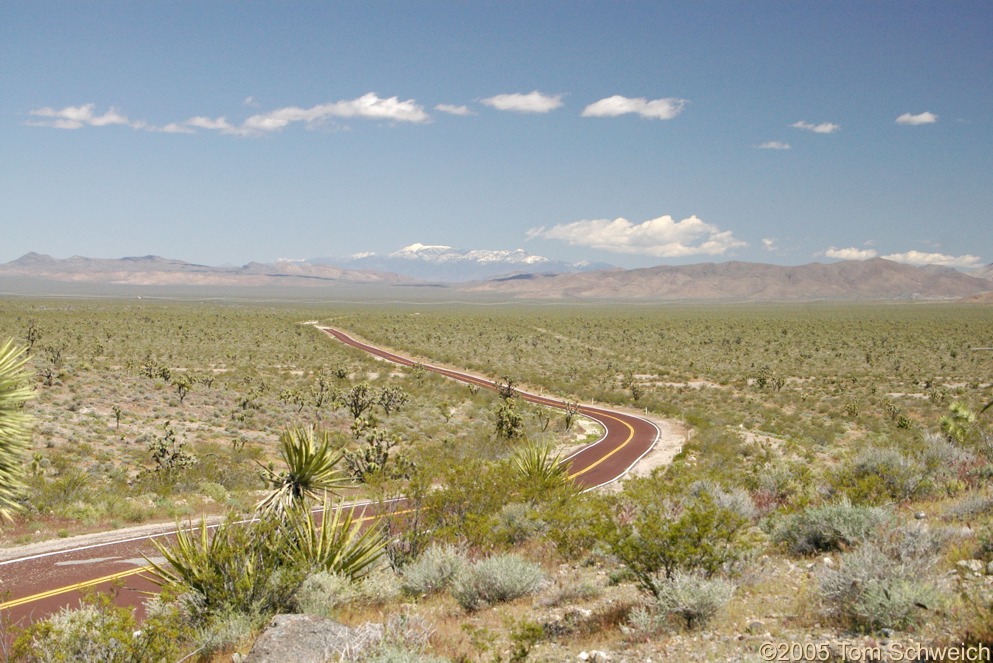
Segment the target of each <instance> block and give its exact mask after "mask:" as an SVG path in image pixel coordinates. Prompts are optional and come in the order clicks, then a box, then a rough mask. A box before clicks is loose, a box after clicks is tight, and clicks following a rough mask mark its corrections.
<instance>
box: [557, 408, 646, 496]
mask: <svg viewBox="0 0 993 663" xmlns="http://www.w3.org/2000/svg"><path fill="white" fill-rule="evenodd" d="M587 416H589V415H587ZM596 416H598V417H606V418H608V419H613V420H614V421H617V422H619V423H622V424H624V425H625V426H626V427H627V429H628V436H627V439H626V440H624V441H623V442H621V443H620V444H618V445H617V447H616V448H615V449H614V450H613V451H611V452H610V453H608V454H605V455H604V456H603V457H602V458H600V459H599V460H597V461H596V462H595V463H593V464H592V465H590V466H589V467H587V468H586V469H583V470H580V471H578V472H576V473H575V474H570V475H569V478H570V479H574V478H576V477H578V476H580V475H582V474H586V473H587V472H589V471H590V470H592V469H593V468H594V467H596V466H597V465H599V464H600V463H602V462H603V461H605V460H607V459H608V458H610V457H611V456H613V455H614V454H615V453H617V452H618V451H620V450H621V449H623V448H624V447H626V446H627V445H628V443H629V442H630V441H631V440H633V439H634V427H633V426H632V425H631V424H629V423H628V422H626V421H624V420H623V419H618V418H617V417H614V416H612V415H609V414H604V413H601V412H597V414H596Z"/></svg>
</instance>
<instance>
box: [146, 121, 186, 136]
mask: <svg viewBox="0 0 993 663" xmlns="http://www.w3.org/2000/svg"><path fill="white" fill-rule="evenodd" d="M147 129H148V131H157V132H159V133H163V134H195V133H196V131H194V130H193V129H191V128H190V127H188V126H186V125H184V124H177V123H175V122H170V123H169V124H167V125H165V126H164V127H148V128H147Z"/></svg>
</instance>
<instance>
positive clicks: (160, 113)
mask: <svg viewBox="0 0 993 663" xmlns="http://www.w3.org/2000/svg"><path fill="white" fill-rule="evenodd" d="M0 223H2V225H3V228H4V229H5V232H4V233H3V235H4V241H3V242H2V243H0V261H2V262H6V261H8V260H12V259H15V258H17V257H19V256H20V255H22V254H24V253H26V252H28V251H38V252H41V253H48V254H51V255H53V256H55V257H68V256H71V255H86V256H90V257H103V258H112V257H122V256H131V255H146V254H157V255H162V256H165V257H169V258H176V259H181V260H188V261H191V262H199V263H206V264H215V265H220V264H242V263H245V262H249V261H251V260H258V261H271V260H275V259H277V258H313V257H322V256H344V255H349V254H353V253H358V252H367V251H373V252H377V253H388V252H390V251H394V250H396V249H399V248H400V247H403V246H405V245H408V244H412V243H415V242H421V243H425V244H446V245H450V246H454V247H457V248H463V249H515V248H524V249H525V250H527V251H529V252H532V253H537V254H540V255H544V256H547V257H550V258H556V259H561V260H573V261H578V260H597V261H606V262H610V263H613V264H615V265H620V266H625V267H637V266H648V265H655V264H662V263H668V264H686V263H693V262H721V261H726V260H748V261H758V262H771V263H779V264H803V263H807V262H812V261H833V260H837V259H846V258H866V257H873V256H881V257H889V258H892V259H895V260H901V261H904V262H910V263H914V264H926V263H935V264H949V265H953V266H958V267H963V268H968V267H974V266H980V265H983V264H986V263H989V262H993V2H988V1H986V0H981V1H963V2H957V1H945V0H942V1H936V2H915V1H912V0H901V1H900V2H862V1H860V2H833V1H823V2H730V1H721V2H705V1H699V2H698V1H694V2H657V1H650V2H639V1H625V2H580V1H578V0H577V1H571V2H555V1H548V2H516V1H513V0H508V1H502V2H429V1H425V2H399V1H394V2H378V1H376V0H366V1H363V2H339V3H333V2H295V3H289V2H286V3H284V2H178V1H177V2H156V1H148V2H76V1H73V2H53V1H45V0H5V1H4V2H2V3H0Z"/></svg>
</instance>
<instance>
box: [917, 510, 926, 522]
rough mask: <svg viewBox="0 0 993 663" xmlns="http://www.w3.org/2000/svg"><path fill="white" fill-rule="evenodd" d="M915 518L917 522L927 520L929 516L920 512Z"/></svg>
mask: <svg viewBox="0 0 993 663" xmlns="http://www.w3.org/2000/svg"><path fill="white" fill-rule="evenodd" d="M914 518H916V519H917V520H924V519H925V518H927V514H926V513H924V512H923V511H918V512H917V513H915V514H914Z"/></svg>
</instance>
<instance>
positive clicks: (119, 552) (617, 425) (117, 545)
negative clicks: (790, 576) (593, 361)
mask: <svg viewBox="0 0 993 663" xmlns="http://www.w3.org/2000/svg"><path fill="white" fill-rule="evenodd" d="M322 331H324V332H325V333H327V334H328V335H330V336H332V337H334V338H336V339H337V340H339V341H341V342H342V343H346V344H348V345H350V346H352V347H355V348H358V349H360V350H363V351H365V352H368V353H370V354H373V355H375V356H377V357H380V358H382V359H385V360H387V361H391V362H393V363H396V364H399V365H402V366H413V365H414V364H416V363H420V362H416V361H414V360H412V359H409V358H407V357H403V356H401V355H398V354H394V353H392V352H388V351H386V350H383V349H381V348H377V347H374V346H372V345H369V344H366V343H362V342H360V341H357V340H356V339H354V338H352V337H351V336H349V335H348V334H346V333H344V332H343V331H340V330H337V329H330V328H322ZM421 366H423V367H424V369H425V370H429V371H433V372H435V373H438V374H440V375H444V376H446V377H448V378H451V379H453V380H459V381H460V382H464V383H467V384H475V385H478V386H479V387H482V388H486V389H494V388H496V385H495V384H494V383H493V381H492V380H488V379H486V378H482V377H479V376H477V375H471V374H469V373H463V372H460V371H454V370H451V369H448V368H443V367H440V366H433V365H430V364H424V363H421ZM517 395H518V396H519V397H520V398H523V399H524V400H526V401H529V402H532V403H538V404H541V405H547V406H550V407H555V408H563V409H564V408H565V407H566V405H567V404H566V402H565V401H561V400H556V399H553V398H547V397H545V396H541V395H538V394H532V393H528V392H524V391H520V390H518V392H517ZM579 413H580V414H582V415H584V416H587V417H590V418H591V419H595V420H596V421H598V422H600V424H602V425H603V428H604V430H605V431H606V433H605V434H604V436H603V437H602V438H600V439H599V440H598V441H596V442H594V443H593V444H590V445H588V446H586V447H584V448H582V449H580V450H579V451H577V452H576V453H574V454H572V455H571V456H569V457H568V458H567V459H566V460H567V461H568V462H569V463H570V468H569V469H570V475H571V476H572V477H573V478H574V479H575V481H576V482H577V483H580V484H581V485H583V486H584V487H585V488H586V489H587V490H592V489H593V488H596V487H598V486H602V485H604V484H607V483H610V482H612V481H616V480H617V479H619V478H620V477H621V476H623V475H624V474H626V473H627V472H628V471H629V470H630V469H631V468H632V467H633V466H634V464H635V463H637V462H638V460H639V459H640V458H642V457H643V456H644V455H645V454H647V453H648V452H649V451H650V450H651V449H652V447H653V446H654V445H655V443H656V441H657V440H658V437H659V431H658V429H657V428H656V427H655V425H654V424H652V423H651V422H649V421H647V420H645V419H642V418H641V417H638V416H635V415H631V414H627V413H623V412H617V411H614V410H609V409H606V408H601V407H593V406H587V405H581V406H580V407H579ZM145 529H146V531H145V532H144V533H143V534H142V535H140V536H130V537H127V538H124V536H123V535H122V537H121V538H119V539H114V537H113V536H111V537H109V538H108V539H105V540H102V541H100V542H96V543H93V542H92V541H89V542H87V543H85V544H80V543H79V537H74V538H73V539H66V540H65V547H58V549H54V548H53V549H50V550H47V551H45V552H40V553H35V554H25V555H21V556H17V555H16V554H15V555H13V556H9V555H8V556H7V557H8V558H7V559H3V560H2V561H0V611H2V613H3V614H2V615H0V618H3V619H6V620H9V621H8V623H12V624H21V625H23V624H25V623H29V622H31V621H34V620H37V619H40V618H42V617H44V616H46V615H49V614H52V613H53V612H55V611H57V610H58V609H59V608H61V607H63V606H76V605H78V604H79V599H80V598H81V596H82V594H83V592H85V591H94V590H96V591H108V590H110V589H111V588H112V587H116V588H117V589H116V591H117V592H118V594H117V602H118V603H119V604H121V605H131V606H135V607H136V608H138V610H139V611H140V610H141V604H142V602H143V601H144V600H145V599H146V598H147V596H148V592H151V591H154V590H156V589H157V587H156V586H155V585H154V584H153V583H152V582H151V581H150V580H149V579H148V578H147V577H146V576H147V570H146V569H147V565H146V562H145V559H144V558H143V555H147V556H149V557H150V558H154V556H155V555H156V550H155V548H154V546H153V544H152V541H153V540H156V539H157V540H159V541H161V540H163V539H164V538H168V537H169V536H171V533H172V531H173V529H174V527H172V526H171V525H161V526H154V527H151V528H145ZM148 529H151V530H153V531H151V532H148V531H147V530H148ZM53 545H56V546H57V544H55V543H54V542H53ZM139 616H140V612H139Z"/></svg>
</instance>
